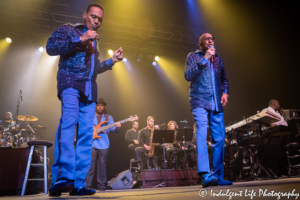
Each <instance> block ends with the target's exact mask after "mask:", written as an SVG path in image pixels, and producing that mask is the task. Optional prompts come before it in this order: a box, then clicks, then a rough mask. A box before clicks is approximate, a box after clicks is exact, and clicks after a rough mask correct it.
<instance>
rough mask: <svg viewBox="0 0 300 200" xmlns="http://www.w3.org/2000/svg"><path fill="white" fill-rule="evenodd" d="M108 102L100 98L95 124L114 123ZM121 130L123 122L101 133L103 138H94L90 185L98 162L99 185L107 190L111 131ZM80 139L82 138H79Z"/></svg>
mask: <svg viewBox="0 0 300 200" xmlns="http://www.w3.org/2000/svg"><path fill="white" fill-rule="evenodd" d="M106 105H107V104H106V102H105V101H104V99H103V98H99V99H98V101H97V105H96V112H95V117H94V126H97V125H98V124H100V123H101V122H103V121H107V123H105V125H109V124H113V123H115V122H114V119H113V118H112V116H110V115H109V114H108V113H107V111H106V109H105V106H106ZM120 131H121V123H119V122H117V123H115V126H114V127H112V128H110V129H108V130H105V131H103V132H102V134H99V135H100V136H101V138H97V139H95V140H93V150H92V159H91V166H90V169H89V171H88V173H87V176H86V184H87V186H88V187H91V186H92V180H93V177H94V171H95V165H96V162H97V187H98V189H99V190H100V191H105V188H106V163H107V156H108V149H109V139H108V135H109V133H111V132H113V133H117V134H118V133H119V132H120ZM77 140H80V138H77Z"/></svg>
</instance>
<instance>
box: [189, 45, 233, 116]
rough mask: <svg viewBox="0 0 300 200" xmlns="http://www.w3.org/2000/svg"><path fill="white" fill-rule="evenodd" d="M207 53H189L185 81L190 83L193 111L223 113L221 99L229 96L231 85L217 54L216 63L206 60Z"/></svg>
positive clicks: (198, 51)
mask: <svg viewBox="0 0 300 200" xmlns="http://www.w3.org/2000/svg"><path fill="white" fill-rule="evenodd" d="M204 55H205V52H203V51H200V50H197V51H196V52H192V53H189V55H188V56H187V59H186V63H185V72H184V77H185V79H186V80H187V81H188V82H190V86H189V87H190V104H191V110H193V109H195V108H205V109H207V110H217V111H218V112H223V106H222V104H221V98H222V95H223V93H226V94H228V89H229V84H228V80H227V78H226V73H225V69H224V64H223V61H222V59H221V58H220V57H219V56H218V55H217V54H216V55H215V56H214V63H210V62H209V61H208V60H207V59H205V58H204ZM209 65H210V66H209Z"/></svg>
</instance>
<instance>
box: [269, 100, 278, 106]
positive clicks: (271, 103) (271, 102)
mask: <svg viewBox="0 0 300 200" xmlns="http://www.w3.org/2000/svg"><path fill="white" fill-rule="evenodd" d="M276 101H277V100H276V99H271V101H270V102H269V106H271V105H273V104H274V103H275V102H276Z"/></svg>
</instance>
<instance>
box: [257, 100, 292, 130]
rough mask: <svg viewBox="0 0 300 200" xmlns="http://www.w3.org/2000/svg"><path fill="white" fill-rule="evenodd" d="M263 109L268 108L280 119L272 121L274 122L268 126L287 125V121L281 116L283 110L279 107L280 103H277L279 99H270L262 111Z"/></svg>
mask: <svg viewBox="0 0 300 200" xmlns="http://www.w3.org/2000/svg"><path fill="white" fill-rule="evenodd" d="M265 110H270V111H271V112H273V113H275V114H276V115H278V117H280V121H278V122H276V123H274V124H271V125H270V126H271V127H275V126H278V125H282V126H288V124H287V122H286V121H285V120H284V118H283V116H282V115H283V111H284V109H283V108H280V104H279V101H278V100H276V99H272V100H271V101H270V102H269V107H268V108H265V109H263V110H262V111H265Z"/></svg>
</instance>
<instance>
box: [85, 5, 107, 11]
mask: <svg viewBox="0 0 300 200" xmlns="http://www.w3.org/2000/svg"><path fill="white" fill-rule="evenodd" d="M91 7H98V8H100V9H101V10H103V12H104V8H103V7H102V6H101V5H100V4H98V3H91V4H90V5H88V7H87V8H86V10H85V12H86V13H89V12H90V9H91Z"/></svg>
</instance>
